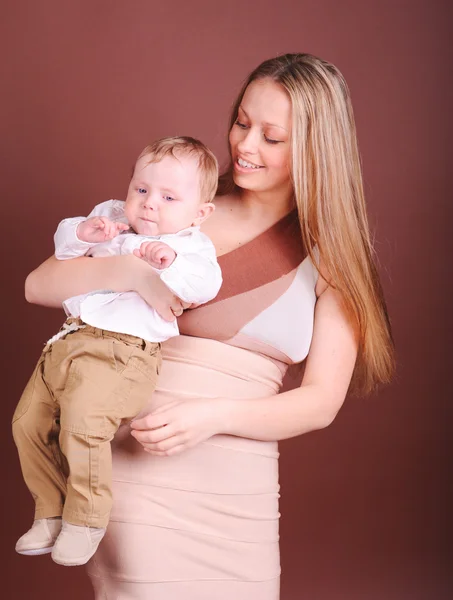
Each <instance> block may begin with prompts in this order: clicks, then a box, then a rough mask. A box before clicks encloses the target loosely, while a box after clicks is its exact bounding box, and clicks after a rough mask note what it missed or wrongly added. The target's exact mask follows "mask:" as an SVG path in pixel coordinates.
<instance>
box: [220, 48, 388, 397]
mask: <svg viewBox="0 0 453 600" xmlns="http://www.w3.org/2000/svg"><path fill="white" fill-rule="evenodd" d="M266 78H269V79H272V80H273V81H275V82H277V83H279V84H280V85H281V86H282V87H283V88H284V89H285V90H286V92H287V94H288V96H289V97H290V99H291V103H292V135H291V145H292V159H291V162H292V164H291V176H292V179H293V186H294V196H295V201H296V204H297V208H298V213H299V220H300V226H301V232H302V238H303V243H304V246H305V248H306V250H307V252H308V254H309V256H310V258H311V260H312V261H313V262H314V264H316V265H317V266H318V267H319V264H318V260H317V259H316V252H315V246H317V248H318V251H319V256H320V261H321V263H322V274H323V276H324V277H326V279H327V280H328V281H329V283H330V284H331V285H332V286H333V287H334V288H336V289H337V290H338V291H339V292H340V293H341V295H342V298H343V301H344V306H345V309H346V311H347V313H348V315H349V317H350V319H351V322H352V323H353V324H354V326H355V327H356V330H357V336H358V340H359V355H358V359H357V363H356V368H355V373H354V377H353V387H354V388H355V389H356V390H360V391H362V392H368V391H370V390H372V389H373V388H374V387H375V386H376V385H377V384H378V383H381V382H388V381H389V380H390V379H391V376H392V374H393V371H394V347H393V341H392V335H391V329H390V323H389V318H388V314H387V309H386V305H385V300H384V295H383V292H382V287H381V283H380V280H379V275H378V272H377V269H376V265H375V262H374V251H373V246H372V243H371V239H370V233H369V227H368V219H367V214H366V208H365V199H364V193H363V183H362V171H361V164H360V156H359V150H358V145H357V136H356V128H355V123H354V115H353V111H352V104H351V99H350V94H349V90H348V87H347V85H346V82H345V80H344V78H343V76H342V74H341V73H340V71H339V70H338V69H337V68H336V67H335V66H334V65H332V64H330V63H328V62H326V61H324V60H321V59H319V58H316V57H315V56H312V55H310V54H286V55H284V56H278V57H277V58H273V59H270V60H267V61H265V62H263V63H262V64H261V65H259V66H258V67H257V68H256V69H255V70H254V71H253V72H252V73H251V74H250V76H249V77H248V78H247V80H246V81H245V83H244V85H243V87H242V89H241V91H240V93H239V96H238V98H237V100H236V102H235V104H234V106H233V110H232V114H231V120H230V129H231V127H233V125H234V123H235V121H236V119H237V113H238V108H239V105H240V104H241V101H242V98H243V96H244V93H245V90H246V88H247V86H248V85H249V84H250V83H251V82H252V81H256V80H258V79H266ZM234 191H239V188H237V187H236V186H235V183H234V181H233V164H232V161H231V157H230V164H229V166H228V168H227V170H226V171H225V173H224V174H223V175H222V176H221V177H220V179H219V189H218V194H219V195H224V194H227V193H232V192H234Z"/></svg>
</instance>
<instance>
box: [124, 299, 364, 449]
mask: <svg viewBox="0 0 453 600" xmlns="http://www.w3.org/2000/svg"><path fill="white" fill-rule="evenodd" d="M356 357H357V340H356V335H355V332H354V328H353V327H352V326H351V324H350V322H349V320H348V318H347V317H346V314H345V312H344V310H343V306H342V301H341V297H340V295H339V294H338V292H336V291H335V290H334V289H333V288H331V287H327V288H326V289H324V291H323V292H322V293H321V295H320V296H319V298H318V301H317V303H316V309H315V324H314V332H313V339H312V343H311V347H310V353H309V356H308V358H307V364H306V368H305V373H304V378H303V381H302V385H301V387H300V388H298V389H296V390H291V391H289V392H284V393H282V394H279V395H278V396H271V397H266V398H261V399H241V400H237V399H225V398H220V399H219V400H218V401H217V402H213V400H212V399H209V400H205V399H200V400H192V401H185V402H179V403H173V404H171V405H167V406H163V407H162V408H161V409H158V410H156V411H154V412H153V413H150V414H149V415H146V416H145V417H143V418H141V419H137V420H135V421H133V422H132V424H131V426H132V434H133V436H134V437H135V438H136V439H137V440H138V441H139V442H140V443H141V444H143V446H144V447H145V449H146V450H147V451H148V452H150V453H151V454H155V455H169V454H175V453H177V452H181V451H182V450H185V449H187V448H190V447H192V446H194V445H195V444H197V443H200V442H202V441H204V440H206V439H207V438H209V437H211V436H212V435H215V434H217V433H226V434H229V435H236V436H239V437H245V438H251V439H256V440H263V441H274V440H283V439H286V438H291V437H295V436H297V435H300V434H302V433H306V432H308V431H313V430H315V429H322V428H323V427H327V425H329V424H330V423H331V422H332V421H333V419H334V418H335V415H336V414H337V412H338V411H339V409H340V407H341V405H342V404H343V402H344V399H345V396H346V393H347V391H348V387H349V384H350V381H351V377H352V373H353V370H354V365H355V361H356Z"/></svg>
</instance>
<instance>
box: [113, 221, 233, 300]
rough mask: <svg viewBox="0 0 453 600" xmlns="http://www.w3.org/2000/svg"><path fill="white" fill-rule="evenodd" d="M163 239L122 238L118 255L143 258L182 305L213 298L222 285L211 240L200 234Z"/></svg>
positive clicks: (165, 237)
mask: <svg viewBox="0 0 453 600" xmlns="http://www.w3.org/2000/svg"><path fill="white" fill-rule="evenodd" d="M163 239H164V240H165V242H163V241H161V240H152V239H151V240H149V239H146V237H145V236H140V235H125V236H124V240H123V242H122V244H121V254H134V255H135V256H138V257H140V258H142V260H143V261H144V262H146V263H147V264H148V265H150V266H152V267H153V270H154V271H155V272H156V273H158V274H159V277H160V279H161V281H163V282H164V283H165V285H166V286H167V287H168V288H169V289H170V290H171V291H172V292H173V293H174V294H175V296H177V297H178V298H180V299H181V300H182V301H183V302H186V303H188V304H204V303H205V302H209V300H212V299H213V298H215V296H216V295H217V293H218V291H219V289H220V286H221V285H222V274H221V271H220V267H219V265H218V264H217V258H216V251H215V248H214V245H213V244H212V242H211V240H210V239H209V238H208V237H207V236H206V235H204V234H202V233H201V232H199V231H195V232H190V233H189V234H188V235H184V234H183V235H178V234H175V235H168V236H164V237H163ZM167 265H168V266H167Z"/></svg>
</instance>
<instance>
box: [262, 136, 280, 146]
mask: <svg viewBox="0 0 453 600" xmlns="http://www.w3.org/2000/svg"><path fill="white" fill-rule="evenodd" d="M264 139H265V140H266V142H267V143H268V144H280V140H272V139H271V138H268V137H267V136H264Z"/></svg>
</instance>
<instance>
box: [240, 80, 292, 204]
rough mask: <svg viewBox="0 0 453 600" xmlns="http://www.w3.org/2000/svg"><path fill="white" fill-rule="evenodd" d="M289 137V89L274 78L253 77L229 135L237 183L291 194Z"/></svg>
mask: <svg viewBox="0 0 453 600" xmlns="http://www.w3.org/2000/svg"><path fill="white" fill-rule="evenodd" d="M290 137H291V101H290V99H289V97H288V95H287V93H286V92H285V90H284V89H283V88H282V87H281V86H280V85H279V84H278V83H275V82H274V81H272V80H271V79H260V80H258V81H253V82H252V83H251V84H250V85H249V86H248V87H247V89H246V91H245V94H244V97H243V98H242V102H241V105H240V107H239V110H238V114H237V118H236V122H235V124H234V125H233V127H232V129H231V131H230V136H229V140H230V148H231V156H232V158H233V165H234V170H233V178H234V182H235V183H236V185H238V186H239V187H241V188H243V189H245V190H250V191H254V192H275V193H280V194H281V193H283V194H285V195H288V194H291V193H292V184H291V179H290V142H291V139H290Z"/></svg>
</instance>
